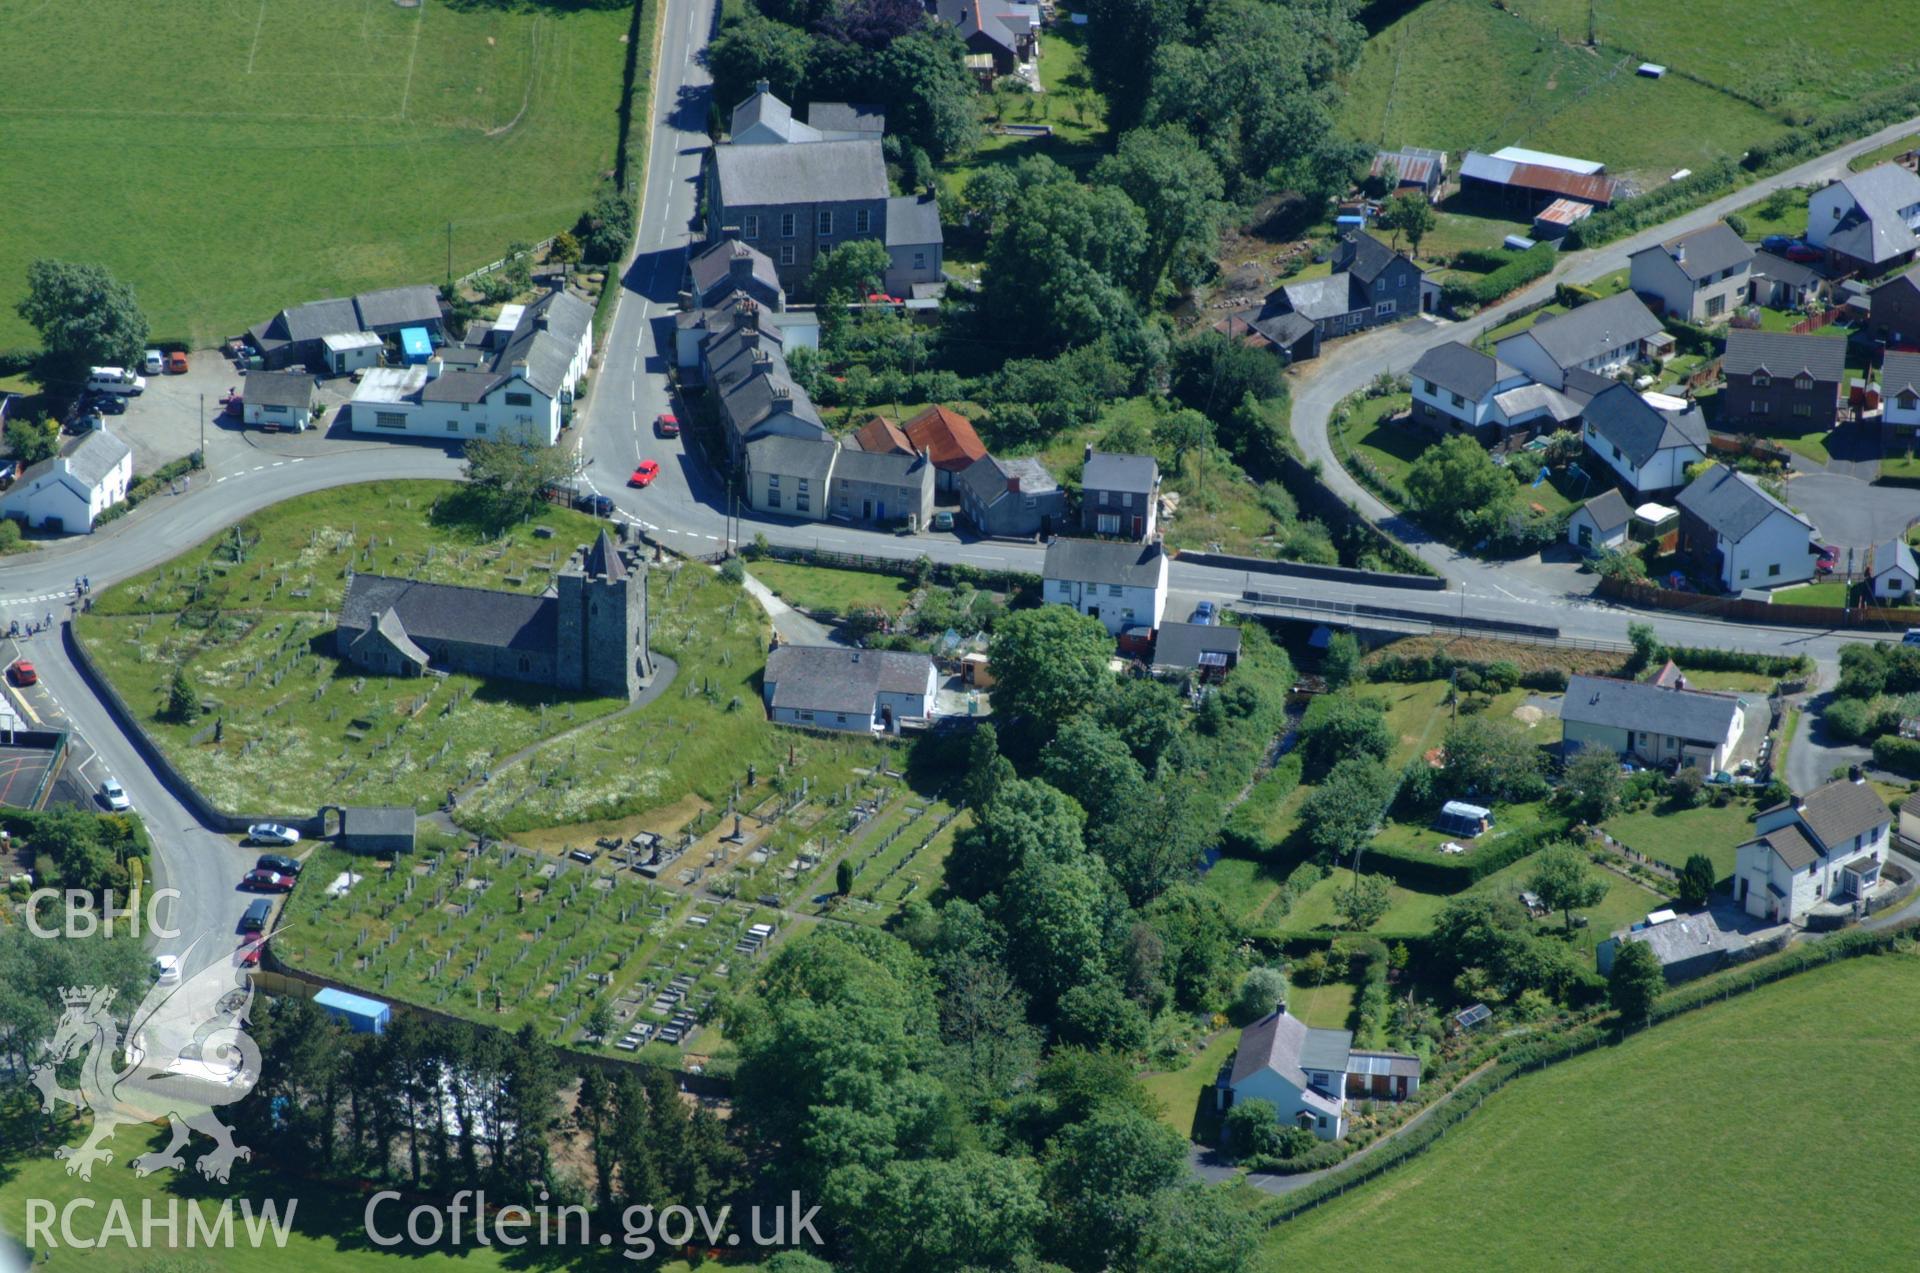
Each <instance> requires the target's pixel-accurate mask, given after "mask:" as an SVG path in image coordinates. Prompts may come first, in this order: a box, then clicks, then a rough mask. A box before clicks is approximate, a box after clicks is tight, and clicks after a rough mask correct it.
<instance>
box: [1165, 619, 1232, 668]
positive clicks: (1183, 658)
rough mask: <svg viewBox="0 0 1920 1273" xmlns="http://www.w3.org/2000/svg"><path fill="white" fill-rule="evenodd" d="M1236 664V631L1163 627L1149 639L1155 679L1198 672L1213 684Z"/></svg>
mask: <svg viewBox="0 0 1920 1273" xmlns="http://www.w3.org/2000/svg"><path fill="white" fill-rule="evenodd" d="M1239 661H1240V629H1239V628H1236V627H1232V626H1230V625H1228V624H1221V623H1163V624H1161V625H1160V630H1159V631H1158V632H1157V633H1155V634H1154V639H1153V671H1154V674H1155V675H1174V676H1184V675H1185V674H1186V673H1188V672H1198V673H1199V674H1200V675H1201V676H1202V677H1203V678H1205V679H1207V680H1214V681H1217V680H1219V679H1220V678H1221V677H1223V676H1225V675H1226V674H1227V673H1228V672H1230V671H1232V670H1233V667H1234V665H1235V664H1236V663H1238V662H1239Z"/></svg>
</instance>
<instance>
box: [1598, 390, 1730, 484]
mask: <svg viewBox="0 0 1920 1273" xmlns="http://www.w3.org/2000/svg"><path fill="white" fill-rule="evenodd" d="M1582 415H1583V416H1584V418H1585V421H1586V423H1585V425H1584V427H1583V428H1582V429H1581V431H1580V437H1581V440H1582V441H1583V442H1585V443H1586V447H1587V452H1588V454H1590V455H1592V456H1593V457H1594V458H1596V459H1598V460H1599V461H1600V462H1601V463H1602V464H1605V465H1606V466H1607V467H1608V468H1610V469H1612V470H1613V471H1614V472H1615V473H1616V474H1618V475H1619V477H1620V480H1621V481H1622V482H1625V483H1626V484H1627V486H1628V487H1630V488H1631V489H1632V490H1633V491H1635V492H1636V493H1638V494H1639V495H1651V494H1657V493H1659V492H1662V491H1671V490H1674V489H1676V488H1678V487H1681V486H1684V485H1686V481H1687V466H1688V465H1689V464H1694V463H1697V462H1698V461H1700V460H1704V459H1706V458H1707V423H1706V419H1705V417H1703V416H1702V415H1701V414H1700V408H1699V407H1697V406H1694V405H1693V404H1692V403H1687V404H1685V406H1684V408H1683V409H1681V410H1678V411H1672V410H1662V409H1661V408H1660V407H1659V406H1656V405H1654V404H1653V403H1650V402H1648V401H1647V399H1646V398H1645V397H1644V396H1643V395H1641V394H1638V393H1635V392H1634V390H1633V387H1632V386H1631V385H1627V384H1623V383H1620V382H1618V381H1616V382H1615V383H1613V384H1611V385H1609V386H1608V387H1607V388H1605V389H1603V390H1601V391H1600V392H1599V393H1597V394H1595V395H1594V396H1593V398H1592V400H1591V401H1589V402H1588V403H1587V405H1586V409H1585V410H1584V411H1583V412H1582Z"/></svg>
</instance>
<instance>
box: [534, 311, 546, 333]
mask: <svg viewBox="0 0 1920 1273" xmlns="http://www.w3.org/2000/svg"><path fill="white" fill-rule="evenodd" d="M533 330H535V331H537V332H543V331H545V330H547V316H546V315H545V314H541V315H540V316H539V317H538V318H535V319H534V320H533Z"/></svg>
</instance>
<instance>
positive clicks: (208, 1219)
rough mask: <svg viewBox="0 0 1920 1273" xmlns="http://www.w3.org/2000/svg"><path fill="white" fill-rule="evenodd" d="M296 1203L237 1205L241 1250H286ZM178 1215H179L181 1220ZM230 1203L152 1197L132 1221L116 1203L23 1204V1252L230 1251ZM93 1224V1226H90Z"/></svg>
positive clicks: (37, 1200)
mask: <svg viewBox="0 0 1920 1273" xmlns="http://www.w3.org/2000/svg"><path fill="white" fill-rule="evenodd" d="M298 1205H299V1199H297V1198H289V1199H288V1200H287V1210H286V1214H285V1215H282V1214H281V1213H280V1207H279V1205H278V1204H277V1203H275V1202H273V1201H272V1200H271V1199H269V1200H268V1201H266V1202H263V1203H261V1204H260V1207H259V1209H258V1210H257V1211H256V1210H255V1209H254V1205H253V1200H252V1199H251V1198H242V1199H241V1200H240V1216H241V1226H240V1228H241V1233H240V1236H243V1237H244V1238H245V1240H246V1245H248V1246H251V1247H256V1248H257V1247H263V1246H265V1245H267V1243H268V1242H272V1244H273V1245H274V1246H276V1247H285V1246H286V1245H287V1234H289V1233H291V1232H292V1231H293V1211H294V1208H295V1207H297V1206H298ZM182 1212H184V1213H185V1214H184V1216H183V1215H182ZM233 1216H234V1204H233V1200H232V1199H230V1198H229V1199H226V1200H224V1201H222V1202H221V1203H220V1205H219V1207H218V1208H215V1207H213V1206H211V1205H208V1206H202V1205H201V1204H200V1203H199V1202H198V1201H195V1200H193V1199H187V1200H185V1201H182V1200H181V1199H179V1198H168V1199H167V1200H166V1201H165V1203H164V1204H163V1203H159V1202H157V1201H156V1200H155V1199H152V1198H142V1199H141V1200H140V1215H139V1219H138V1220H137V1221H136V1220H135V1218H134V1217H133V1216H132V1215H131V1214H130V1213H129V1212H128V1210H127V1204H126V1203H124V1202H122V1201H121V1200H120V1199H118V1198H113V1199H111V1200H109V1201H108V1202H107V1204H106V1206H105V1207H104V1208H102V1207H101V1205H100V1204H99V1203H98V1202H96V1201H95V1200H94V1199H92V1198H71V1199H69V1200H68V1201H67V1203H66V1205H64V1206H59V1207H56V1206H55V1205H54V1204H53V1201H52V1200H51V1199H49V1198H29V1199H27V1238H26V1245H27V1247H28V1249H29V1250H35V1251H51V1250H54V1249H55V1248H57V1247H60V1246H67V1247H71V1248H73V1249H74V1250H76V1251H91V1250H95V1249H97V1248H101V1247H114V1246H118V1247H124V1248H126V1249H127V1250H130V1251H158V1250H168V1249H178V1248H181V1247H205V1248H208V1249H230V1248H232V1247H234V1246H236V1245H238V1244H237V1243H236V1242H235V1241H234V1238H235V1236H236V1235H235V1232H234V1226H233ZM96 1224H97V1226H98V1227H95V1225H96Z"/></svg>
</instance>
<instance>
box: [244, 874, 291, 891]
mask: <svg viewBox="0 0 1920 1273" xmlns="http://www.w3.org/2000/svg"><path fill="white" fill-rule="evenodd" d="M240 887H241V888H244V889H247V890H248V891H250V892H254V893H291V892H292V891H293V877H292V876H291V875H282V874H280V873H279V872H278V871H248V872H247V878H246V879H244V880H241V881H240Z"/></svg>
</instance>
